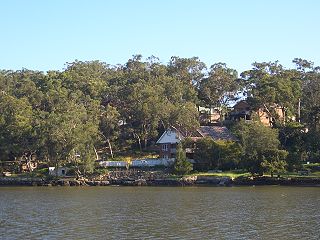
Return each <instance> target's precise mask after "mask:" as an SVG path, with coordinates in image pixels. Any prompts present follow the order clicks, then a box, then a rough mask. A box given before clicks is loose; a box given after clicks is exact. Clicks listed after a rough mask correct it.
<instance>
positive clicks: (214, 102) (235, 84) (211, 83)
mask: <svg viewBox="0 0 320 240" xmlns="http://www.w3.org/2000/svg"><path fill="white" fill-rule="evenodd" d="M239 90H240V81H239V80H238V73H237V71H236V70H234V69H231V68H228V67H227V65H226V64H225V63H216V64H214V65H212V66H211V68H210V72H209V76H208V77H207V78H204V79H203V80H202V81H201V82H200V88H199V97H200V99H202V100H203V101H204V103H205V104H206V105H207V106H209V107H217V108H218V109H219V110H220V115H221V116H223V115H224V113H225V112H226V109H227V107H228V106H229V104H230V102H231V101H235V100H237V99H238V96H237V95H238V91H239Z"/></svg>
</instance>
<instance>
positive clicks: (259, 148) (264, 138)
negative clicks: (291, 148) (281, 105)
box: [233, 121, 287, 174]
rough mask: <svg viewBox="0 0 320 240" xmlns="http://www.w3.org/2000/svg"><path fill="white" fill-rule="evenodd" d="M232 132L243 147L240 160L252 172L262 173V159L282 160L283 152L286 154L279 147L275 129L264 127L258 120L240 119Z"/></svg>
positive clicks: (269, 160) (270, 160)
mask: <svg viewBox="0 0 320 240" xmlns="http://www.w3.org/2000/svg"><path fill="white" fill-rule="evenodd" d="M233 133H234V134H235V135H236V136H237V137H238V139H239V141H240V144H241V146H242V149H243V152H242V153H243V155H242V162H243V164H244V166H245V167H246V168H247V169H248V170H249V171H251V172H252V173H260V174H262V173H263V168H262V165H261V163H262V162H263V161H264V160H266V161H268V162H272V161H275V159H278V160H277V161H282V160H284V159H283V156H284V155H285V153H286V154H287V152H286V151H284V152H283V151H281V150H280V149H279V147H280V141H279V139H278V130H277V129H272V128H270V127H266V126H264V125H262V124H261V123H259V122H250V123H247V122H244V121H241V122H239V124H237V125H236V126H235V127H234V128H233ZM280 156H282V157H280ZM265 164H266V163H265ZM265 166H266V165H265ZM279 166H280V165H279Z"/></svg>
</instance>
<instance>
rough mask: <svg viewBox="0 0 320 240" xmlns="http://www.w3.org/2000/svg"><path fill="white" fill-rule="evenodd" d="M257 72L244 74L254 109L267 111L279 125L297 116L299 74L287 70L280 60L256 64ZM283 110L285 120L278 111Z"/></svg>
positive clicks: (299, 93)
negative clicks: (278, 109)
mask: <svg viewBox="0 0 320 240" xmlns="http://www.w3.org/2000/svg"><path fill="white" fill-rule="evenodd" d="M253 66H254V68H253V70H250V71H245V72H243V73H242V74H241V76H242V79H243V80H244V82H245V83H246V86H245V92H246V95H247V97H248V98H247V101H248V102H249V104H250V105H251V106H253V108H254V109H257V110H258V109H261V108H262V109H264V110H265V111H267V112H268V114H269V115H270V116H271V117H272V119H274V120H276V121H277V122H282V123H285V122H286V121H287V120H288V117H291V116H292V115H297V108H298V102H299V99H300V97H301V81H300V80H299V78H298V75H297V73H296V72H295V71H291V70H286V69H284V68H283V67H282V65H280V64H279V63H278V62H277V61H276V62H274V63H272V62H269V63H265V62H263V63H253ZM278 107H280V108H281V110H282V114H281V115H282V119H280V115H279V114H278V113H277V112H276V108H278Z"/></svg>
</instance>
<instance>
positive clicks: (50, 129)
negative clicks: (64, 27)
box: [0, 55, 320, 174]
mask: <svg viewBox="0 0 320 240" xmlns="http://www.w3.org/2000/svg"><path fill="white" fill-rule="evenodd" d="M293 62H294V63H295V64H296V65H297V68H296V69H285V68H284V67H283V66H281V65H280V64H279V63H278V62H273V63H272V62H269V63H266V62H263V63H254V64H253V68H252V69H251V70H248V71H245V72H243V73H242V74H241V78H240V79H238V74H237V72H236V71H235V70H234V69H231V68H228V67H227V65H226V64H224V63H216V64H213V65H212V66H211V68H210V69H207V68H206V65H205V64H204V63H203V62H201V61H200V59H199V58H197V57H192V58H180V57H177V56H174V57H172V58H171V60H170V61H169V63H168V64H162V63H161V62H159V59H157V58H156V57H154V56H151V57H149V58H147V59H145V60H144V59H143V58H142V56H141V55H135V56H133V57H132V58H131V59H129V60H128V61H127V62H126V63H125V64H122V65H121V64H119V65H116V66H111V65H109V64H106V63H103V62H99V61H84V62H83V61H77V60H76V61H74V62H72V63H67V65H66V69H64V70H62V71H48V72H47V73H43V72H40V71H31V70H27V69H22V70H19V71H10V70H1V71H0V159H2V160H5V161H7V160H15V159H16V160H22V161H27V162H28V161H31V160H32V161H33V160H41V161H44V162H46V163H47V164H49V165H55V166H58V165H65V164H72V165H73V166H75V168H76V169H77V171H80V172H81V174H84V173H90V172H92V171H93V170H94V169H93V168H94V162H95V160H96V158H97V152H98V153H99V155H100V156H106V157H108V158H109V157H113V155H114V152H115V153H116V155H119V152H123V151H129V152H130V151H133V150H137V149H140V150H142V149H146V148H147V147H148V146H150V145H151V144H152V143H154V142H155V140H156V138H157V137H158V136H159V134H160V129H167V128H169V127H176V128H178V129H179V130H180V131H182V132H183V133H184V134H185V135H186V136H190V134H191V133H192V132H193V131H194V130H195V129H196V128H197V127H198V126H199V121H198V119H199V114H198V111H197V107H198V106H199V105H200V104H201V106H204V105H205V106H210V107H218V109H219V111H220V113H221V115H222V116H223V115H224V114H225V113H227V111H229V110H228V107H229V105H230V103H231V102H232V101H234V100H236V99H237V97H238V96H239V92H241V93H240V95H243V96H246V97H247V98H248V99H247V100H248V102H250V104H252V106H253V107H254V109H259V108H264V109H267V110H268V112H269V114H271V117H272V118H273V119H274V120H275V123H276V124H274V125H273V127H277V129H273V128H266V127H264V126H262V125H260V124H258V123H251V124H245V123H239V124H238V125H237V126H236V127H235V128H234V132H235V134H236V135H237V136H238V138H239V143H234V142H213V141H211V140H209V139H202V140H201V141H199V142H198V143H197V144H196V151H195V158H196V159H197V161H198V162H199V163H202V164H203V169H215V168H218V169H232V168H239V167H240V168H242V167H246V168H247V169H249V170H250V171H252V172H259V173H261V172H263V171H270V172H271V171H276V169H278V170H279V169H283V168H284V167H285V165H286V164H284V162H283V161H285V162H286V163H287V167H288V168H289V169H290V170H295V169H299V168H301V165H302V164H303V163H304V162H306V161H312V162H319V161H320V151H319V149H320V145H319V140H318V139H319V136H320V72H319V67H314V66H313V63H312V62H310V61H307V60H304V59H299V58H296V59H294V61H293ZM298 103H301V115H300V112H299V111H298ZM275 106H276V107H278V108H280V109H281V112H282V113H283V114H284V117H283V119H281V117H280V116H279V113H277V112H276V111H275ZM294 117H295V118H294ZM298 118H299V120H300V122H301V124H294V123H292V122H293V121H294V119H298ZM306 129H308V130H309V132H307V131H306ZM278 133H279V136H278ZM279 140H280V141H279ZM193 146H194V143H192V142H189V143H184V147H188V148H192V147H193ZM280 149H285V150H286V151H287V152H289V154H288V156H287V157H286V158H284V157H280V155H281V154H282V153H281V151H282V150H280ZM270 151H271V152H273V154H270ZM279 151H280V152H279ZM279 154H280V155H279ZM283 154H284V153H283ZM281 156H284V155H281ZM183 159H184V158H183V157H182V160H183ZM178 163H179V162H178ZM262 163H263V164H262ZM179 164H180V163H179ZM183 164H185V161H182V166H181V168H182V169H183V168H186V169H188V167H187V166H184V165H183ZM278 170H277V171H278Z"/></svg>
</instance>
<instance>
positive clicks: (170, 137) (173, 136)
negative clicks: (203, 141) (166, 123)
mask: <svg viewBox="0 0 320 240" xmlns="http://www.w3.org/2000/svg"><path fill="white" fill-rule="evenodd" d="M182 139H183V137H182V134H180V133H179V132H178V131H177V130H173V129H167V130H166V131H165V132H164V133H163V134H162V135H161V137H160V138H159V140H158V141H157V144H161V143H179V142H181V140H182Z"/></svg>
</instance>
